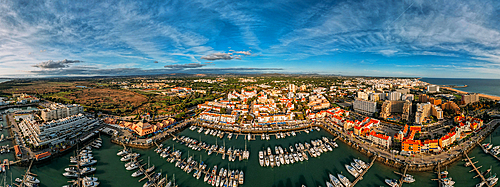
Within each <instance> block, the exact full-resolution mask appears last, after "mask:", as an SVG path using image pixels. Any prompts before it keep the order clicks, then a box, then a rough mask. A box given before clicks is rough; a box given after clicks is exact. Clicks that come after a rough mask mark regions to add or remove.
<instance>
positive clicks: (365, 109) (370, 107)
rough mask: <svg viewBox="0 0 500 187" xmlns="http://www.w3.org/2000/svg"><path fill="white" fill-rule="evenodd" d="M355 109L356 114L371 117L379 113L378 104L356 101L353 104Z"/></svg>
mask: <svg viewBox="0 0 500 187" xmlns="http://www.w3.org/2000/svg"><path fill="white" fill-rule="evenodd" d="M353 108H354V110H355V111H356V112H359V113H362V114H365V115H370V116H371V115H373V113H375V112H377V103H376V102H372V101H364V100H359V99H356V100H355V101H354V103H353Z"/></svg>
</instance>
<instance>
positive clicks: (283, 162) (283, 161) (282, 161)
mask: <svg viewBox="0 0 500 187" xmlns="http://www.w3.org/2000/svg"><path fill="white" fill-rule="evenodd" d="M279 157H280V162H281V164H282V165H283V164H285V159H284V158H283V154H280V156H279Z"/></svg>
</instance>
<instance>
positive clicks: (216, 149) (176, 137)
mask: <svg viewBox="0 0 500 187" xmlns="http://www.w3.org/2000/svg"><path fill="white" fill-rule="evenodd" d="M170 135H171V136H172V137H174V138H175V139H177V140H179V141H182V142H184V143H185V146H186V147H188V148H191V149H193V150H196V148H193V147H194V146H193V147H189V146H188V145H189V144H191V145H195V146H198V147H200V148H201V149H203V150H205V151H207V152H208V151H210V150H211V151H212V152H214V153H217V154H221V155H222V157H223V158H222V159H224V157H225V155H228V156H233V154H234V156H235V157H239V158H240V159H238V160H239V161H241V160H244V159H245V160H248V157H247V156H245V154H244V153H245V151H248V150H246V149H245V150H242V149H238V150H240V151H238V152H237V153H235V152H234V151H235V150H237V149H233V150H231V152H230V153H229V154H227V153H226V151H227V150H226V147H224V150H223V151H221V150H220V149H219V148H218V147H216V148H215V149H211V147H209V146H207V147H204V146H201V145H200V144H201V143H203V142H201V141H199V140H196V139H194V138H191V137H188V138H190V139H192V140H196V141H198V143H197V144H193V143H191V142H186V141H184V140H182V139H180V137H178V136H176V135H174V134H170ZM235 160H237V159H235ZM233 161H234V160H233Z"/></svg>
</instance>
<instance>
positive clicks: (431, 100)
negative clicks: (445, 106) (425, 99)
mask: <svg viewBox="0 0 500 187" xmlns="http://www.w3.org/2000/svg"><path fill="white" fill-rule="evenodd" d="M429 103H431V104H433V105H441V103H442V101H441V99H436V98H434V97H431V98H429Z"/></svg>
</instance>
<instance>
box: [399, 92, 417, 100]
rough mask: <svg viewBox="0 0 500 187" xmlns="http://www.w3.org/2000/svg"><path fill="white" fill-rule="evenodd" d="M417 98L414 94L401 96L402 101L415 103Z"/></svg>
mask: <svg viewBox="0 0 500 187" xmlns="http://www.w3.org/2000/svg"><path fill="white" fill-rule="evenodd" d="M414 99H415V96H414V95H413V94H404V95H403V96H401V100H407V101H413V100H414Z"/></svg>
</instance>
